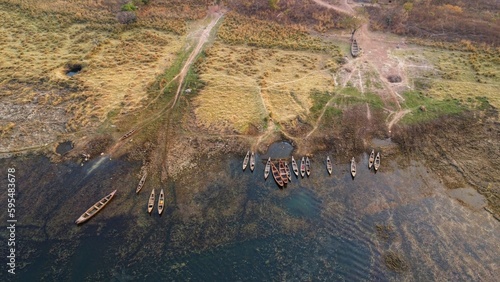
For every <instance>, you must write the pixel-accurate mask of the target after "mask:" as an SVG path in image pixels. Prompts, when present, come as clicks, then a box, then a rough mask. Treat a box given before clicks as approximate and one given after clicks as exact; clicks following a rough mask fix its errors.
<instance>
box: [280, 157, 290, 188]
mask: <svg viewBox="0 0 500 282" xmlns="http://www.w3.org/2000/svg"><path fill="white" fill-rule="evenodd" d="M278 168H279V170H280V176H281V179H282V180H283V183H285V184H287V183H288V175H287V173H286V168H285V164H284V163H283V161H282V160H280V161H279V163H278Z"/></svg>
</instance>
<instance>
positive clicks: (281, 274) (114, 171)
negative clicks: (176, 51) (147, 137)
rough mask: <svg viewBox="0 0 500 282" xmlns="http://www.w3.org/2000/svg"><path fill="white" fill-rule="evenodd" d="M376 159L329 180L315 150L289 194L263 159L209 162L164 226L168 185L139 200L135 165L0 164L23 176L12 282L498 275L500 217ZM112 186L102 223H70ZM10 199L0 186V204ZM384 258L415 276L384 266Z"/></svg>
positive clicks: (176, 199)
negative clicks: (374, 164)
mask: <svg viewBox="0 0 500 282" xmlns="http://www.w3.org/2000/svg"><path fill="white" fill-rule="evenodd" d="M292 150H293V148H292V146H291V145H290V144H288V143H280V144H277V145H275V146H274V147H273V146H271V148H270V150H269V152H268V153H267V154H265V155H257V159H258V160H259V159H262V160H265V159H267V157H268V156H271V157H272V158H273V159H277V158H289V157H290V154H291V153H292ZM295 157H296V158H297V159H298V157H299V156H295ZM325 158H326V155H325ZM367 158H368V156H367V154H364V155H362V156H357V158H356V159H357V160H358V173H357V175H356V178H355V179H354V180H353V179H352V178H351V177H350V175H349V164H348V163H345V164H343V163H338V162H337V161H336V160H335V159H333V160H332V162H333V164H334V167H333V174H332V176H329V175H328V173H327V171H326V168H325V160H324V159H323V158H322V156H321V154H316V156H315V157H314V158H313V159H312V174H311V176H310V177H306V178H300V177H299V178H297V177H295V176H293V178H292V182H291V183H289V184H288V186H287V188H285V189H279V188H278V187H277V185H276V183H275V182H274V180H273V179H272V177H269V178H268V179H267V181H264V173H263V169H264V162H257V165H256V169H255V171H254V172H253V173H252V172H250V171H249V170H248V169H247V170H246V171H242V170H241V161H242V159H241V158H234V157H231V156H228V157H227V159H221V160H218V161H215V162H214V160H207V163H206V164H199V165H200V167H206V170H205V171H204V173H200V174H198V175H196V176H191V175H190V177H188V175H186V176H184V177H181V178H179V179H176V180H175V181H174V180H171V181H170V182H168V183H165V184H163V185H162V187H161V188H164V189H165V192H166V211H165V212H164V214H163V216H161V217H160V216H159V215H158V214H157V213H156V209H155V211H154V212H153V214H152V215H148V214H147V212H146V204H147V199H148V196H149V192H150V191H151V189H152V188H155V189H156V190H157V192H158V191H159V188H160V187H152V186H150V185H151V184H150V183H152V182H150V181H146V184H145V187H144V188H143V190H142V191H141V193H140V194H139V195H136V194H135V186H136V185H137V182H138V181H139V175H137V174H138V173H139V169H140V164H139V163H128V162H125V161H122V160H109V159H108V158H106V157H100V158H97V159H94V160H91V161H90V162H89V163H86V164H85V165H84V166H80V165H78V164H72V163H64V164H52V163H50V162H49V161H48V160H47V159H45V158H43V157H26V158H16V159H7V160H5V159H4V160H0V162H1V163H0V167H3V168H6V167H10V166H16V168H17V172H16V177H17V179H18V182H17V184H18V193H17V200H16V203H18V204H19V206H18V207H19V209H18V210H19V211H18V213H17V217H18V218H17V219H18V227H17V237H16V240H17V242H18V247H19V250H18V252H17V254H18V269H17V274H16V276H15V279H14V280H17V281H33V280H40V279H46V280H51V281H52V280H59V281H66V280H97V281H101V280H113V281H116V280H118V281H136V280H141V281H142V280H145V281H158V280H182V281H184V280H195V281H207V280H220V281H235V280H258V281H262V280H292V281H299V280H300V281H302V280H324V281H338V280H351V281H352V280H369V281H372V280H392V281H415V280H417V281H429V280H454V281H459V280H482V281H494V280H495V279H494V277H498V276H499V275H500V273H499V270H498V261H499V259H500V247H499V242H500V240H499V239H500V227H499V224H498V222H497V221H496V220H494V219H493V218H492V217H491V216H490V215H489V214H488V213H486V212H485V211H483V210H477V211H473V210H472V209H469V208H467V207H466V206H464V205H462V204H461V203H460V202H459V201H457V200H455V199H453V198H451V197H450V196H448V194H447V191H446V190H445V188H444V187H443V186H442V185H441V184H440V183H439V181H438V180H437V177H436V176H435V175H433V174H432V173H428V172H427V169H426V168H425V167H424V166H423V165H422V164H420V163H416V162H413V163H409V164H405V166H404V167H401V166H400V165H399V164H397V163H396V162H394V161H391V160H385V159H384V162H383V166H382V167H381V169H380V170H379V172H377V173H376V174H375V173H373V171H369V170H368V168H367V166H366V163H367ZM150 174H151V176H150V177H155V174H154V172H150ZM2 181H4V180H2ZM2 183H3V182H2ZM2 185H3V184H2ZM4 187H6V186H5V185H4ZM114 189H118V192H117V195H116V197H115V198H114V199H113V200H112V201H111V202H110V203H109V205H108V206H106V207H105V208H104V209H103V210H102V211H101V212H100V213H99V214H98V215H96V216H95V217H94V218H92V219H91V220H89V221H88V222H87V223H85V224H83V225H82V226H76V225H75V224H74V220H76V218H78V217H79V216H80V215H81V213H83V212H84V211H85V210H86V209H87V208H88V207H90V206H91V205H92V204H93V203H95V202H96V201H97V200H99V199H100V198H102V197H103V196H105V195H106V194H107V193H109V192H111V191H112V190H114ZM6 198H7V195H6V192H5V191H2V192H1V193H0V201H2V202H4V201H6ZM1 214H2V216H3V218H6V211H4V210H2V211H1ZM3 230H5V228H3ZM1 234H2V240H3V241H4V242H5V240H6V239H5V237H6V236H7V233H6V232H5V231H2V233H1ZM389 253H395V254H397V255H398V256H399V257H400V258H401V259H402V260H403V261H404V263H405V265H406V268H405V269H404V270H402V271H399V272H398V271H394V270H391V269H389V268H388V267H387V266H386V264H385V262H384V257H385V256H386V255H387V254H389ZM3 276H4V277H5V275H3ZM8 278H12V277H8Z"/></svg>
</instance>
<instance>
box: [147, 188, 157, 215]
mask: <svg viewBox="0 0 500 282" xmlns="http://www.w3.org/2000/svg"><path fill="white" fill-rule="evenodd" d="M154 205H155V189H153V190H151V195H149V201H148V213H151V212H152V211H153V209H154Z"/></svg>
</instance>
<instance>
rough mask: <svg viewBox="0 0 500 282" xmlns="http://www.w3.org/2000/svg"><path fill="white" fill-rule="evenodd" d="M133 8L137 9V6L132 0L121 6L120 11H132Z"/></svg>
mask: <svg viewBox="0 0 500 282" xmlns="http://www.w3.org/2000/svg"><path fill="white" fill-rule="evenodd" d="M135 10H137V6H135V5H134V3H132V2H128V3H127V4H125V5H123V6H122V11H124V12H132V11H135Z"/></svg>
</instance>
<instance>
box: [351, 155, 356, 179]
mask: <svg viewBox="0 0 500 282" xmlns="http://www.w3.org/2000/svg"><path fill="white" fill-rule="evenodd" d="M351 175H352V177H353V178H354V176H356V160H355V159H354V157H352V159H351Z"/></svg>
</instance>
